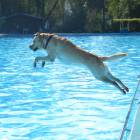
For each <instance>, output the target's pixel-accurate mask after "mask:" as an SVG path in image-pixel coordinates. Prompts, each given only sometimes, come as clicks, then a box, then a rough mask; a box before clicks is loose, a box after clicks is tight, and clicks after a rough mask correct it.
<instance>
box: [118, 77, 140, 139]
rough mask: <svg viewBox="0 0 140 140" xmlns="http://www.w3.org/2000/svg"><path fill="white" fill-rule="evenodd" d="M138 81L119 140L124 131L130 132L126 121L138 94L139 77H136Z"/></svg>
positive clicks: (122, 136)
mask: <svg viewBox="0 0 140 140" xmlns="http://www.w3.org/2000/svg"><path fill="white" fill-rule="evenodd" d="M138 79H139V80H138V82H137V86H136V90H135V93H134V96H133V98H132V101H131V104H130V108H129V111H128V113H127V116H126V119H125V123H124V126H123V129H122V132H121V136H120V138H119V140H124V139H123V138H124V134H125V131H131V130H129V129H127V124H128V120H129V117H130V114H131V110H132V106H133V104H134V102H135V100H136V95H137V92H138V89H139V86H140V75H139V76H138ZM139 103H140V102H139Z"/></svg>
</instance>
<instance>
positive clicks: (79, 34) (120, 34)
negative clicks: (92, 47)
mask: <svg viewBox="0 0 140 140" xmlns="http://www.w3.org/2000/svg"><path fill="white" fill-rule="evenodd" d="M54 34H57V35H62V36H63V35H64V36H67V35H68V36H129V35H130V36H136V35H138V36H139V35H140V32H130V33H54ZM33 35H34V34H11V33H10V34H4V33H0V37H3V36H9V37H10V36H16V37H17V36H19V37H23V36H28V37H31V36H33Z"/></svg>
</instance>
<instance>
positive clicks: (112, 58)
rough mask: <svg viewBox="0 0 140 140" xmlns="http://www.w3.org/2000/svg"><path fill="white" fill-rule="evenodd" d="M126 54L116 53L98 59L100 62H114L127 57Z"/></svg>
mask: <svg viewBox="0 0 140 140" xmlns="http://www.w3.org/2000/svg"><path fill="white" fill-rule="evenodd" d="M127 55H128V54H127V53H116V54H113V55H111V56H101V57H99V58H100V59H101V60H102V61H115V60H117V59H119V58H122V57H124V56H127Z"/></svg>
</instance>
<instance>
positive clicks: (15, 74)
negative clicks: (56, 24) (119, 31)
mask: <svg viewBox="0 0 140 140" xmlns="http://www.w3.org/2000/svg"><path fill="white" fill-rule="evenodd" d="M65 37H66V38H68V39H70V40H72V41H73V42H74V43H75V44H77V45H78V46H80V47H81V48H84V49H86V50H87V51H89V52H95V53H97V54H98V55H111V54H113V53H116V52H127V53H128V54H129V55H128V57H126V58H123V59H121V60H120V61H116V62H110V63H107V65H108V66H109V67H110V69H111V70H112V73H113V74H114V75H116V76H117V77H119V78H120V79H121V80H122V81H123V82H124V83H125V84H126V85H127V86H128V87H129V88H130V93H129V94H127V95H122V93H120V91H119V90H116V88H114V87H113V86H110V85H108V84H104V83H102V82H100V81H98V80H96V79H95V78H94V77H93V76H92V74H91V73H90V72H89V71H88V70H86V69H84V68H82V67H73V66H67V65H64V64H62V63H61V62H59V60H56V61H55V62H54V63H53V64H47V65H46V66H45V68H41V66H39V65H38V67H37V68H33V60H34V57H35V56H39V55H41V56H42V55H46V54H45V53H44V52H41V51H39V52H36V53H34V52H32V51H31V50H30V49H29V48H28V46H29V44H30V43H31V42H32V36H19V37H18V36H1V37H0V138H1V139H8V140H31V139H35V140H46V139H47V140H118V138H119V137H120V133H121V131H122V127H123V125H124V121H125V118H126V115H127V112H128V110H129V105H130V103H131V99H132V97H133V94H134V91H135V88H136V84H137V75H139V74H140V61H139V60H140V49H139V44H140V35H135V34H133V35H112V34H110V35H82V36H81V35H65Z"/></svg>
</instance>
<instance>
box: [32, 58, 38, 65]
mask: <svg viewBox="0 0 140 140" xmlns="http://www.w3.org/2000/svg"><path fill="white" fill-rule="evenodd" d="M37 62H38V57H36V58H35V60H34V63H33V66H34V67H36V65H37Z"/></svg>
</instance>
